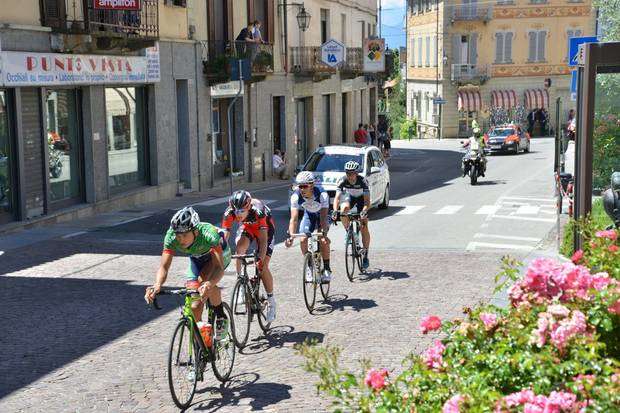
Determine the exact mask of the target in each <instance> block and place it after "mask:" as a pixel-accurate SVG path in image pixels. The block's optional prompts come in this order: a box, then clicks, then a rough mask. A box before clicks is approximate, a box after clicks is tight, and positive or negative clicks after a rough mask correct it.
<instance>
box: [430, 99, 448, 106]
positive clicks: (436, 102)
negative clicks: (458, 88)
mask: <svg viewBox="0 0 620 413" xmlns="http://www.w3.org/2000/svg"><path fill="white" fill-rule="evenodd" d="M446 103H448V101H447V100H445V99H442V98H433V105H445V104H446Z"/></svg>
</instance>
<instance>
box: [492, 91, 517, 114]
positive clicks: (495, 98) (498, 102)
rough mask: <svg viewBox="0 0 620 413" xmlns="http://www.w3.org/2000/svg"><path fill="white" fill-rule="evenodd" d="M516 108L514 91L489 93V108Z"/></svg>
mask: <svg viewBox="0 0 620 413" xmlns="http://www.w3.org/2000/svg"><path fill="white" fill-rule="evenodd" d="M515 106H517V93H516V92H515V91H514V90H494V91H492V92H491V107H494V108H502V109H506V110H509V109H512V108H514V107H515Z"/></svg>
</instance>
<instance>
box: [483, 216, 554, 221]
mask: <svg viewBox="0 0 620 413" xmlns="http://www.w3.org/2000/svg"><path fill="white" fill-rule="evenodd" d="M491 218H493V219H496V218H497V219H512V220H515V221H536V222H555V221H556V220H555V219H551V218H535V217H524V216H514V215H491Z"/></svg>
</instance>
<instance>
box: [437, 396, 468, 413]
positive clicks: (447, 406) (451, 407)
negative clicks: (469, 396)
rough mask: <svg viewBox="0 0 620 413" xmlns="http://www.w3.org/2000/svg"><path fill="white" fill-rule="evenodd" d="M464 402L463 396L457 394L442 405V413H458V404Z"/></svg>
mask: <svg viewBox="0 0 620 413" xmlns="http://www.w3.org/2000/svg"><path fill="white" fill-rule="evenodd" d="M463 400H464V398H463V396H461V395H460V394H457V395H455V396H452V397H451V398H450V400H448V401H446V402H445V403H444V405H443V409H442V410H441V412H442V413H459V412H460V410H459V404H460V403H462V402H463Z"/></svg>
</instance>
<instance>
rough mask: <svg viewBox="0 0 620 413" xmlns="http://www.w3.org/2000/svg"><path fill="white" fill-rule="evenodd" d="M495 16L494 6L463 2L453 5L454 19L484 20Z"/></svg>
mask: <svg viewBox="0 0 620 413" xmlns="http://www.w3.org/2000/svg"><path fill="white" fill-rule="evenodd" d="M492 17H493V7H492V6H490V5H483V4H476V3H471V4H461V5H455V6H452V21H453V22H455V21H480V20H481V21H484V22H487V21H489V20H491V18H492Z"/></svg>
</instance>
